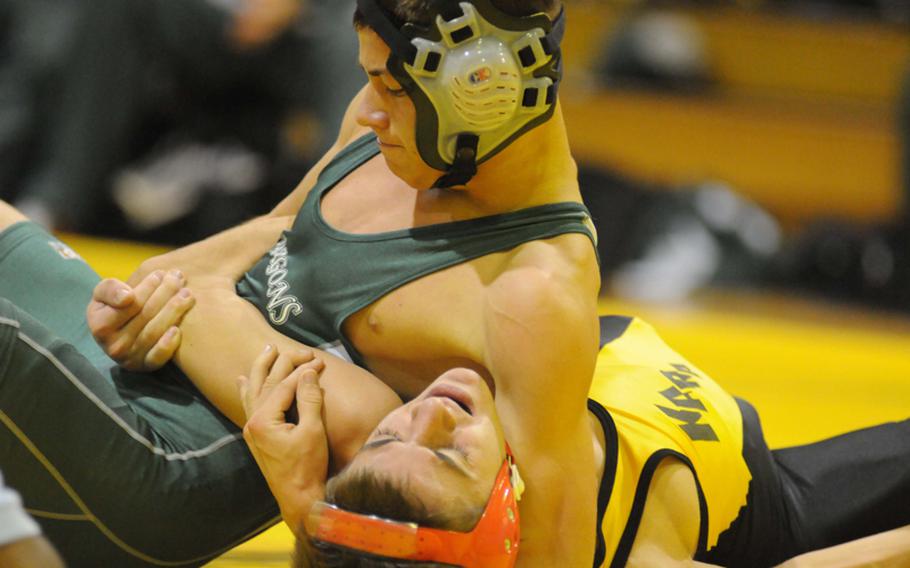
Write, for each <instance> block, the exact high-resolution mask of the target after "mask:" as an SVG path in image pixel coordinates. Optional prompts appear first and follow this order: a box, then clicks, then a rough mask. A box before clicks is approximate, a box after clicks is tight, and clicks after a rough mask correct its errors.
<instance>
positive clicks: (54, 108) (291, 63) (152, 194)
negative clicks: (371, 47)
mask: <svg viewBox="0 0 910 568" xmlns="http://www.w3.org/2000/svg"><path fill="white" fill-rule="evenodd" d="M0 6H2V7H3V9H0V13H6V14H8V16H7V18H6V20H7V21H8V22H9V24H8V25H11V26H12V28H13V29H14V31H15V32H16V33H15V34H13V35H15V36H16V37H23V38H28V39H29V41H8V42H7V43H9V44H10V49H9V53H10V57H7V58H4V59H2V60H0V66H2V67H0V151H2V152H3V156H4V160H2V161H3V162H10V161H12V163H13V166H12V167H7V168H6V170H0V195H2V196H3V197H4V198H6V199H11V200H13V201H15V202H16V203H17V204H18V205H19V206H20V208H21V209H23V210H24V211H26V212H28V213H29V214H30V215H32V216H33V218H36V219H39V220H42V221H43V222H44V223H45V224H46V225H48V226H50V227H52V228H58V229H69V230H78V231H83V232H101V233H103V234H112V233H118V232H124V231H125V232H127V233H128V236H134V237H135V236H139V237H143V238H151V239H152V240H161V241H170V242H179V241H184V240H189V239H194V238H199V237H202V236H206V235H207V234H209V233H211V232H213V231H216V230H219V229H221V228H223V227H224V226H227V225H231V224H234V223H237V222H239V221H241V220H243V219H244V218H245V217H248V216H249V215H251V214H252V213H256V212H259V211H260V210H263V209H265V208H267V207H268V206H269V205H271V204H273V203H274V202H276V201H277V199H276V197H275V194H279V193H284V192H286V191H288V189H289V188H290V187H293V186H294V185H295V184H296V183H297V181H299V178H300V177H301V175H302V173H303V172H304V171H305V169H306V167H307V166H308V165H309V163H310V162H311V161H312V160H314V159H315V158H316V157H317V156H316V153H317V152H318V151H319V150H320V149H321V148H322V147H324V146H325V145H326V142H325V140H324V138H325V137H321V136H320V135H319V132H320V130H319V128H318V127H316V126H313V124H314V122H315V123H317V124H318V121H319V120H326V121H335V120H338V116H340V115H337V114H336V115H335V116H329V115H332V114H333V113H338V112H339V111H338V110H337V108H333V109H330V110H329V111H325V112H319V111H320V109H319V108H318V105H319V103H320V102H321V101H320V100H318V99H320V98H321V100H322V101H326V100H331V101H332V103H333V105H334V107H338V104H339V103H338V102H337V100H338V99H341V100H349V99H350V95H352V94H353V93H352V92H351V93H341V92H338V91H336V92H335V94H336V98H335V99H332V98H331V97H327V96H326V95H325V94H323V93H322V92H321V91H324V90H329V89H340V88H341V87H340V86H338V85H335V84H332V83H327V82H326V81H325V80H324V79H323V78H322V77H320V76H319V73H327V72H326V71H323V70H320V69H319V66H322V67H323V68H329V67H333V68H339V67H348V66H341V65H331V62H327V61H326V59H329V57H328V56H327V54H330V55H332V54H336V53H343V54H342V55H341V56H342V57H345V56H350V53H351V50H350V49H348V50H347V52H343V50H340V49H339V50H335V51H332V50H331V48H330V47H328V46H327V45H326V43H327V42H325V43H321V44H319V42H318V40H316V39H313V38H310V37H308V34H307V30H306V28H307V26H305V25H304V23H307V24H311V27H315V28H319V27H320V26H321V25H322V23H321V21H325V20H326V19H328V18H330V17H335V15H336V14H338V13H341V12H346V13H347V15H346V17H347V18H348V20H349V19H350V12H351V11H352V8H351V2H350V1H348V0H345V1H343V2H337V1H336V2H331V1H330V0H318V1H317V0H311V1H304V0H181V1H180V2H173V1H168V0H75V1H73V0H70V1H66V2H65V1H64V0H0ZM64 7H65V8H64ZM66 12H68V13H66ZM58 13H64V14H63V16H66V17H58V18H56V19H57V20H59V21H60V24H59V25H60V27H61V28H63V31H64V32H65V33H61V34H57V35H56V36H54V35H51V36H49V35H48V34H46V33H43V34H39V33H37V31H36V30H38V29H39V28H41V27H42V26H43V27H47V26H46V24H45V23H44V22H47V21H49V20H51V19H52V17H51V16H52V15H53V14H58ZM310 17H312V18H313V19H314V21H313V22H310V21H309V18H310ZM346 25H347V26H350V23H349V22H348V23H347V24H346ZM317 31H318V32H319V33H323V32H322V30H317ZM344 31H345V32H347V29H345V30H344ZM309 35H314V36H315V35H318V34H309ZM344 35H346V36H348V37H349V40H350V41H351V42H353V41H354V39H353V37H352V36H353V34H350V33H346V34H344ZM329 37H331V34H329ZM38 38H40V40H39V39H38ZM52 38H55V39H52ZM48 41H49V42H51V43H56V44H57V45H59V46H62V47H57V48H55V49H49V48H47V47H46V46H45V44H44V43H43V42H48ZM316 44H319V45H318V47H315V48H314V46H316ZM336 44H337V42H336ZM41 49H45V51H48V52H51V53H52V55H53V56H52V57H49V59H50V60H51V62H50V63H48V64H46V65H44V66H43V67H42V66H41V65H37V64H36V63H35V59H36V58H35V57H34V53H36V52H38V51H40V50H41ZM330 52H331V53H330ZM348 68H349V67H348ZM349 88H350V89H351V90H352V91H353V87H349ZM314 110H315V111H316V113H317V114H316V115H315V116H316V119H315V121H314V120H303V119H300V117H301V116H307V113H312V112H313V111H314ZM342 110H343V109H342ZM336 128H337V127H336V126H334V125H332V126H329V127H326V128H324V129H323V130H325V131H327V132H331V131H333V130H335V129H336ZM301 130H303V133H301ZM308 131H312V133H309V132H308ZM7 156H14V157H15V159H13V160H7ZM127 164H129V167H128V168H126V170H127V171H126V172H125V174H124V175H122V176H117V177H115V174H116V173H117V172H118V171H120V170H121V169H123V168H124V166H125V165H127ZM0 167H5V166H0ZM112 183H113V184H114V185H115V186H116V191H114V192H113V195H112V193H111V184H112ZM115 203H116V205H117V206H118V207H115V206H114V204H115ZM121 212H122V213H124V214H125V215H121ZM189 213H193V216H189V217H188V215H189ZM123 218H125V221H126V223H127V224H123V221H119V223H120V226H118V220H120V219H123ZM181 219H182V221H183V222H182V223H178V224H177V225H176V226H175V225H174V224H173V223H174V222H175V221H177V220H181ZM130 231H132V234H129V233H130Z"/></svg>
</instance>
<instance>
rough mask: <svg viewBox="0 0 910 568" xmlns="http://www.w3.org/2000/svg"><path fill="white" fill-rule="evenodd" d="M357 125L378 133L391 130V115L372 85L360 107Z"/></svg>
mask: <svg viewBox="0 0 910 568" xmlns="http://www.w3.org/2000/svg"><path fill="white" fill-rule="evenodd" d="M357 124H359V125H360V126H366V127H367V128H371V129H372V130H373V131H377V132H379V131H383V130H386V129H388V128H389V113H388V112H386V110H385V108H384V107H383V104H382V101H381V100H380V98H379V95H378V94H377V93H376V89H375V88H374V87H373V86H372V85H367V88H366V92H365V93H364V96H363V98H362V99H361V101H360V106H359V107H358V108H357Z"/></svg>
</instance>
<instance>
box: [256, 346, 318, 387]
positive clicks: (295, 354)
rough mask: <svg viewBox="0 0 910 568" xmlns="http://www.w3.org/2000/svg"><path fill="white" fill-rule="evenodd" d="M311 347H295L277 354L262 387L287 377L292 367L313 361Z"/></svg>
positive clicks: (292, 369) (272, 384) (275, 383)
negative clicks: (292, 349)
mask: <svg viewBox="0 0 910 568" xmlns="http://www.w3.org/2000/svg"><path fill="white" fill-rule="evenodd" d="M314 360H315V359H314V355H313V350H312V349H297V350H294V351H289V352H285V353H282V354H281V355H279V357H278V360H276V361H275V363H274V364H273V365H272V369H271V371H269V375H268V378H266V380H265V386H264V387H263V388H270V387H273V386H275V385H277V384H278V383H280V382H281V381H283V380H284V379H285V378H286V377H288V376H289V375H290V374H291V373H293V372H294V369H296V368H297V367H299V366H300V365H305V364H309V363H311V362H312V361H314Z"/></svg>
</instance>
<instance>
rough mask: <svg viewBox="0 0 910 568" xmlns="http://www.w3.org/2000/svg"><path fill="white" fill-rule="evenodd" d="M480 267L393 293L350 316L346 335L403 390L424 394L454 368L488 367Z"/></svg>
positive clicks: (375, 367) (465, 268)
mask: <svg viewBox="0 0 910 568" xmlns="http://www.w3.org/2000/svg"><path fill="white" fill-rule="evenodd" d="M480 264H483V262H481V263H480ZM480 268H481V267H478V266H477V265H476V263H475V262H471V263H466V264H462V265H458V266H454V267H451V268H447V269H445V270H442V271H440V272H436V273H433V274H430V275H428V276H425V277H423V278H420V279H418V280H415V281H414V282H411V283H409V284H406V285H404V286H402V287H401V288H398V289H396V290H394V291H392V292H390V293H389V294H387V295H385V296H384V297H382V298H381V299H379V300H378V301H377V302H375V303H373V304H371V305H370V306H367V307H366V308H364V309H363V310H360V311H359V312H357V313H355V314H353V315H352V316H351V317H349V318H348V319H347V320H346V322H345V324H344V333H345V336H346V337H347V338H348V339H349V340H350V341H351V342H352V343H353V344H354V346H355V347H356V348H357V350H358V351H359V352H360V354H361V355H362V356H363V358H364V360H365V361H366V363H367V366H368V367H369V368H370V370H371V371H373V372H374V373H376V374H377V375H379V376H380V377H381V378H382V379H383V380H384V381H385V382H386V383H387V384H389V385H390V386H392V388H394V389H395V390H396V391H398V392H399V393H401V394H405V395H410V394H417V393H419V392H420V391H421V390H422V389H423V388H424V387H425V386H426V385H427V384H428V383H429V382H431V381H432V380H433V379H435V378H436V377H437V376H438V375H439V374H441V373H442V372H443V371H445V370H447V369H450V368H452V367H457V366H467V367H471V368H474V369H475V370H478V371H480V372H483V371H482V368H481V367H482V360H483V351H484V340H483V317H484V315H483V310H484V302H485V299H484V293H485V286H484V283H483V279H482V277H481V274H480Z"/></svg>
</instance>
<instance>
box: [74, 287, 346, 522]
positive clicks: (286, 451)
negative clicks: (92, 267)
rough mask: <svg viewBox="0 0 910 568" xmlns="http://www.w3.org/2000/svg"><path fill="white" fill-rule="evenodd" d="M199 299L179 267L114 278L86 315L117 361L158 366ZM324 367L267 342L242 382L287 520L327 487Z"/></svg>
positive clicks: (248, 433)
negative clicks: (133, 278)
mask: <svg viewBox="0 0 910 568" xmlns="http://www.w3.org/2000/svg"><path fill="white" fill-rule="evenodd" d="M194 303H195V299H194V298H193V295H192V292H191V291H190V289H189V288H186V277H185V276H184V275H183V274H182V273H181V272H180V271H178V270H171V271H167V272H165V271H161V270H156V271H154V272H152V273H150V274H149V275H147V276H146V277H145V278H143V279H142V280H141V281H140V282H139V283H138V284H137V285H136V286H135V287H131V286H129V285H128V284H126V283H125V282H122V281H120V280H116V279H112V278H110V279H106V280H103V281H101V282H100V283H99V284H98V285H97V286H96V287H95V290H94V292H93V294H92V300H91V302H90V303H89V306H88V308H87V310H86V319H87V321H88V325H89V329H90V330H91V332H92V335H93V336H94V337H95V340H96V341H97V342H98V344H99V345H101V347H102V348H103V349H104V350H105V352H106V353H107V354H108V356H110V357H111V358H112V359H114V360H115V361H116V362H117V363H118V364H120V365H121V366H123V367H125V368H127V369H131V370H136V371H146V372H147V371H154V370H156V369H159V368H161V367H162V366H164V365H165V364H167V362H168V361H170V360H171V358H172V357H173V356H174V354H175V353H176V352H177V349H178V348H179V346H180V342H181V339H182V337H181V332H180V327H179V325H180V322H181V320H182V319H183V317H184V316H185V315H186V314H187V313H188V312H189V311H190V310H191V309H192V307H193V305H194ZM323 367H324V364H323V362H322V361H321V360H320V359H319V358H318V357H317V356H316V355H315V354H314V352H313V351H312V350H311V349H306V348H303V349H299V350H295V351H292V352H289V353H279V352H278V349H277V348H276V347H275V346H273V345H268V346H266V348H265V349H264V350H263V351H262V352H261V353H260V354H259V356H257V357H256V360H255V361H254V362H253V364H252V367H251V369H250V372H249V375H248V376H241V377H239V378H237V379H236V381H237V385H238V389H239V396H240V400H241V403H242V406H243V411H244V414H245V418H246V423H245V425H244V428H243V437H244V440H245V441H246V442H247V445H248V446H249V448H250V451H251V452H252V454H253V457H254V458H255V460H256V463H257V464H258V466H259V468H260V469H261V470H262V472H263V474H264V475H265V478H266V480H267V481H268V483H269V487H270V488H271V490H272V492H273V494H274V495H275V497H276V499H277V500H278V502H279V504H280V506H281V511H282V516H284V518H285V519H288V520H291V519H295V520H299V519H303V518H304V517H305V515H306V513H307V512H308V511H309V507H310V505H311V504H312V502H313V501H314V500H316V499H321V498H322V496H323V494H324V490H325V479H326V475H327V469H328V457H329V456H328V444H327V440H326V433H325V426H324V417H323V410H322V409H323V406H322V404H323V392H322V389H321V388H320V386H319V376H320V373H321V372H322V370H323ZM150 380H153V379H150ZM292 407H294V409H295V410H296V413H295V412H293V411H292ZM294 414H296V417H294V416H293V415H294ZM295 418H296V423H294V422H295V421H294V419H295ZM292 529H294V530H298V529H302V527H296V526H295V527H292Z"/></svg>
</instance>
